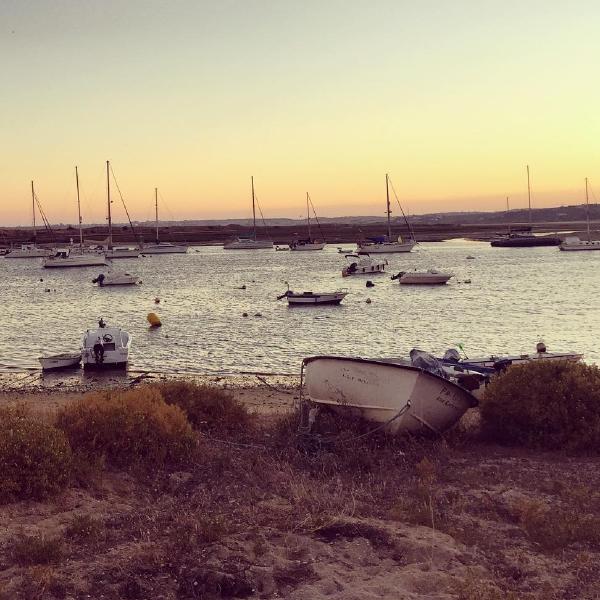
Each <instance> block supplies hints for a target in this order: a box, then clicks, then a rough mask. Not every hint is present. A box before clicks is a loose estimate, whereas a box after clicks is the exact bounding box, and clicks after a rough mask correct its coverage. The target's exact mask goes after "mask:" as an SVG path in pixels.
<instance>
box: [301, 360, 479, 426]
mask: <svg viewBox="0 0 600 600" xmlns="http://www.w3.org/2000/svg"><path fill="white" fill-rule="evenodd" d="M303 365H304V369H305V371H304V373H305V375H304V381H305V386H306V393H307V396H308V398H307V402H308V404H309V406H310V405H313V406H315V407H328V408H331V409H332V410H334V411H336V412H338V413H340V414H345V415H355V416H359V417H362V418H364V419H366V420H368V421H373V422H374V423H379V424H381V425H383V426H384V429H385V430H386V431H388V432H389V433H398V432H401V431H408V432H412V433H420V432H433V433H437V434H439V433H442V432H443V431H445V430H447V429H448V428H450V427H452V425H454V424H455V423H456V422H457V421H458V420H459V419H460V418H461V417H462V415H463V414H464V413H465V412H466V410H467V409H469V408H472V407H475V406H477V404H478V401H477V399H476V398H475V397H474V396H473V395H472V394H471V393H470V392H469V391H468V390H466V389H465V388H463V387H461V386H459V385H458V384H456V383H454V382H452V381H450V380H448V379H446V378H444V377H442V376H439V375H436V374H434V373H430V372H428V371H426V370H424V369H421V368H419V367H415V366H412V365H405V364H397V363H393V362H386V361H380V360H370V359H363V358H344V357H338V356H312V357H309V358H305V359H304V361H303Z"/></svg>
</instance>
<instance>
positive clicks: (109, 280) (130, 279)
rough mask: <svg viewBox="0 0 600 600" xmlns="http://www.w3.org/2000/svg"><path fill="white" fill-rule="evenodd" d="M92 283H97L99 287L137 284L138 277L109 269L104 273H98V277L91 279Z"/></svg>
mask: <svg viewBox="0 0 600 600" xmlns="http://www.w3.org/2000/svg"><path fill="white" fill-rule="evenodd" d="M92 283H97V284H98V286H99V287H105V286H107V285H137V284H138V283H140V279H139V277H137V276H135V275H131V274H130V273H126V272H115V271H109V272H108V273H106V274H104V273H100V275H98V277H95V278H94V279H92Z"/></svg>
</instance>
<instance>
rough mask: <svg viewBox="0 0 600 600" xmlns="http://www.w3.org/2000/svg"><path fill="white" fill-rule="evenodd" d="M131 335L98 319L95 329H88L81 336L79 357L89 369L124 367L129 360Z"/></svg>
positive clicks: (85, 367)
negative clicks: (81, 343)
mask: <svg viewBox="0 0 600 600" xmlns="http://www.w3.org/2000/svg"><path fill="white" fill-rule="evenodd" d="M130 348H131V336H130V335H129V333H127V332H126V331H124V330H123V329H121V328H120V327H109V326H108V325H106V323H105V322H104V321H103V320H102V319H100V321H99V322H98V328H97V329H88V330H87V331H86V332H85V334H84V336H83V346H82V349H81V359H82V361H83V368H84V369H90V370H94V369H96V370H99V369H118V368H126V367H127V363H128V361H129V350H130Z"/></svg>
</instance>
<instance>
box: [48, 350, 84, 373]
mask: <svg viewBox="0 0 600 600" xmlns="http://www.w3.org/2000/svg"><path fill="white" fill-rule="evenodd" d="M38 360H39V361H40V364H41V365H42V371H56V370H58V369H69V368H72V367H78V366H79V363H80V362H81V351H79V352H63V353H62V354H54V355H53V356H40V357H39V358H38Z"/></svg>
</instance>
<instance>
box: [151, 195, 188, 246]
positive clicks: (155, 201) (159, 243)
mask: <svg viewBox="0 0 600 600" xmlns="http://www.w3.org/2000/svg"><path fill="white" fill-rule="evenodd" d="M154 214H155V220H156V243H154V244H142V247H141V250H140V251H141V252H142V253H143V254H187V251H188V246H187V245H185V244H171V243H170V242H160V241H159V239H158V237H159V236H158V234H159V228H158V188H154Z"/></svg>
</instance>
